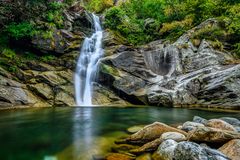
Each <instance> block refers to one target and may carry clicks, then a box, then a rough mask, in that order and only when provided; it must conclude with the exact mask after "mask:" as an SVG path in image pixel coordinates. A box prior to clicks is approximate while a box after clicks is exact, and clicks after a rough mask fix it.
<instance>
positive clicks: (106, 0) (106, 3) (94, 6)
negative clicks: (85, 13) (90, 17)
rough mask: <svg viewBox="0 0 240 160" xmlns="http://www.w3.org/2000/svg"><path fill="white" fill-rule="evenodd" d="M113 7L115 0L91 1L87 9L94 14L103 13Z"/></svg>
mask: <svg viewBox="0 0 240 160" xmlns="http://www.w3.org/2000/svg"><path fill="white" fill-rule="evenodd" d="M112 6H113V0H91V1H90V2H89V3H88V5H87V8H88V9H89V10H91V11H93V12H97V13H99V12H103V11H104V10H105V9H107V8H110V7H112Z"/></svg>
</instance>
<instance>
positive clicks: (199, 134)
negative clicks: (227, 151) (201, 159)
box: [187, 127, 240, 143]
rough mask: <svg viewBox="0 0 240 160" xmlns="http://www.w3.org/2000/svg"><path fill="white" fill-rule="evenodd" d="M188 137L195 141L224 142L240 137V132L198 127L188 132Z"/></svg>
mask: <svg viewBox="0 0 240 160" xmlns="http://www.w3.org/2000/svg"><path fill="white" fill-rule="evenodd" d="M187 138H188V139H190V140H192V141H197V142H208V143H226V142H227V141H229V140H232V139H238V138H240V133H237V132H233V131H227V130H220V129H216V128H209V127H198V128H196V129H194V130H192V131H190V132H189V134H188V137H187Z"/></svg>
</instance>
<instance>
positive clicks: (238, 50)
mask: <svg viewBox="0 0 240 160" xmlns="http://www.w3.org/2000/svg"><path fill="white" fill-rule="evenodd" d="M234 47H235V50H234V51H235V53H236V54H237V56H238V57H239V58H240V43H236V44H235V45H234Z"/></svg>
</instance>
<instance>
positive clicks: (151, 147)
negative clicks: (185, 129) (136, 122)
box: [130, 132, 186, 153]
mask: <svg viewBox="0 0 240 160" xmlns="http://www.w3.org/2000/svg"><path fill="white" fill-rule="evenodd" d="M168 139H172V140H174V141H176V142H181V141H185V140H186V137H185V136H184V135H183V134H181V133H178V132H166V133H163V134H162V135H161V137H160V138H157V139H155V140H154V141H151V142H148V143H146V144H144V145H143V146H142V147H140V148H137V149H133V150H130V152H131V153H142V152H151V151H155V150H156V149H157V148H158V146H159V145H160V144H161V143H162V142H163V141H165V140H168Z"/></svg>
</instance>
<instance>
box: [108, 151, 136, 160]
mask: <svg viewBox="0 0 240 160" xmlns="http://www.w3.org/2000/svg"><path fill="white" fill-rule="evenodd" d="M133 159H135V157H131V156H128V155H126V154H120V153H111V154H109V155H107V156H106V160H133Z"/></svg>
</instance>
